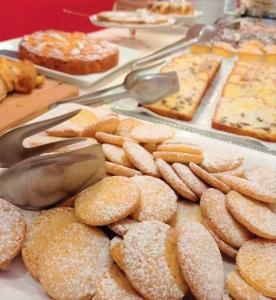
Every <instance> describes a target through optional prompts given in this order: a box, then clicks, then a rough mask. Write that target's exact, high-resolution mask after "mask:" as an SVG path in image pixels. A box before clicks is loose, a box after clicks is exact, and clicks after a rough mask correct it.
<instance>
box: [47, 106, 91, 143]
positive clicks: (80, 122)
mask: <svg viewBox="0 0 276 300" xmlns="http://www.w3.org/2000/svg"><path fill="white" fill-rule="evenodd" d="M96 120H97V117H96V115H95V114H94V113H92V112H91V111H88V110H84V109H82V110H81V111H80V112H79V113H78V114H77V115H76V116H74V117H73V118H71V119H69V120H67V121H65V122H63V123H61V124H58V125H56V126H54V127H52V128H50V129H47V130H46V132H47V134H48V135H51V136H57V137H77V136H80V135H81V134H82V132H83V131H84V130H85V129H86V128H87V127H89V126H91V125H92V124H94V123H95V122H96Z"/></svg>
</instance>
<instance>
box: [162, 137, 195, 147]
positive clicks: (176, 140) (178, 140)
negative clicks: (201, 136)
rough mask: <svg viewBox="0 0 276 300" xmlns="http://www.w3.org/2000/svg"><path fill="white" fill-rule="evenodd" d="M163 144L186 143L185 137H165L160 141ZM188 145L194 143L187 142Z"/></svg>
mask: <svg viewBox="0 0 276 300" xmlns="http://www.w3.org/2000/svg"><path fill="white" fill-rule="evenodd" d="M164 144H169V145H172V144H176V145H178V144H181V145H182V144H187V139H186V138H183V137H179V136H175V137H173V138H172V139H167V140H165V141H164V142H162V145H164ZM189 145H192V146H196V145H194V144H189Z"/></svg>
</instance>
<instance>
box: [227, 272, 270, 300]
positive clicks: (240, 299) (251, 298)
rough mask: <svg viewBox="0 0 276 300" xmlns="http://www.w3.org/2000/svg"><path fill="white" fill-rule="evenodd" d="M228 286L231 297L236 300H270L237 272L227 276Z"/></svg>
mask: <svg viewBox="0 0 276 300" xmlns="http://www.w3.org/2000/svg"><path fill="white" fill-rule="evenodd" d="M226 286H227V289H228V290H229V293H230V294H231V296H233V297H234V299H236V300H269V299H270V298H267V297H265V296H263V295H262V294H260V293H259V292H257V291H256V290H255V289H253V288H252V287H251V286H250V285H249V284H247V283H246V282H245V281H244V280H243V279H242V278H241V276H240V274H239V273H238V272H237V271H232V272H231V273H229V274H228V275H227V278H226Z"/></svg>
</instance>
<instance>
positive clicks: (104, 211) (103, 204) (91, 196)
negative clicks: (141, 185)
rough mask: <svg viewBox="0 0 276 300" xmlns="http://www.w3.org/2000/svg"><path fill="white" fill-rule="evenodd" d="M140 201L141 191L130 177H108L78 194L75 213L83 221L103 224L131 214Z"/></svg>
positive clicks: (96, 224)
mask: <svg viewBox="0 0 276 300" xmlns="http://www.w3.org/2000/svg"><path fill="white" fill-rule="evenodd" d="M139 201H140V191H139V189H138V187H137V186H136V185H135V184H134V183H133V182H132V181H131V179H130V178H127V177H121V176H112V177H106V178H104V179H103V180H101V181H99V182H97V183H96V184H94V185H93V186H90V187H88V188H87V189H86V190H84V191H82V192H81V193H80V194H78V195H77V196H76V200H75V213H76V216H77V217H78V219H79V220H81V222H83V223H85V224H88V225H94V226H102V225H107V224H111V223H114V222H117V221H119V220H121V219H124V218H125V217H126V216H128V215H129V214H131V213H132V212H133V211H134V210H135V209H136V207H137V205H138V202H139Z"/></svg>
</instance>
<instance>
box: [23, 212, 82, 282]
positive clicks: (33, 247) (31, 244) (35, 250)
mask: <svg viewBox="0 0 276 300" xmlns="http://www.w3.org/2000/svg"><path fill="white" fill-rule="evenodd" d="M75 222H77V218H76V217H75V213H74V210H73V209H72V208H70V207H59V208H53V209H50V210H47V211H43V212H42V213H41V214H39V215H38V217H36V218H35V219H34V220H33V222H32V223H31V225H30V226H29V227H28V228H27V232H26V240H25V243H24V245H23V248H22V259H23V262H24V264H25V266H26V268H27V269H28V271H29V272H30V274H31V275H32V277H33V278H34V279H36V280H38V274H37V260H38V256H39V255H40V253H41V252H42V250H43V249H44V247H45V245H46V244H47V243H48V241H49V240H50V239H51V237H52V236H55V235H56V234H57V233H59V232H61V231H63V229H64V228H65V227H66V226H67V225H68V224H71V223H75Z"/></svg>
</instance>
